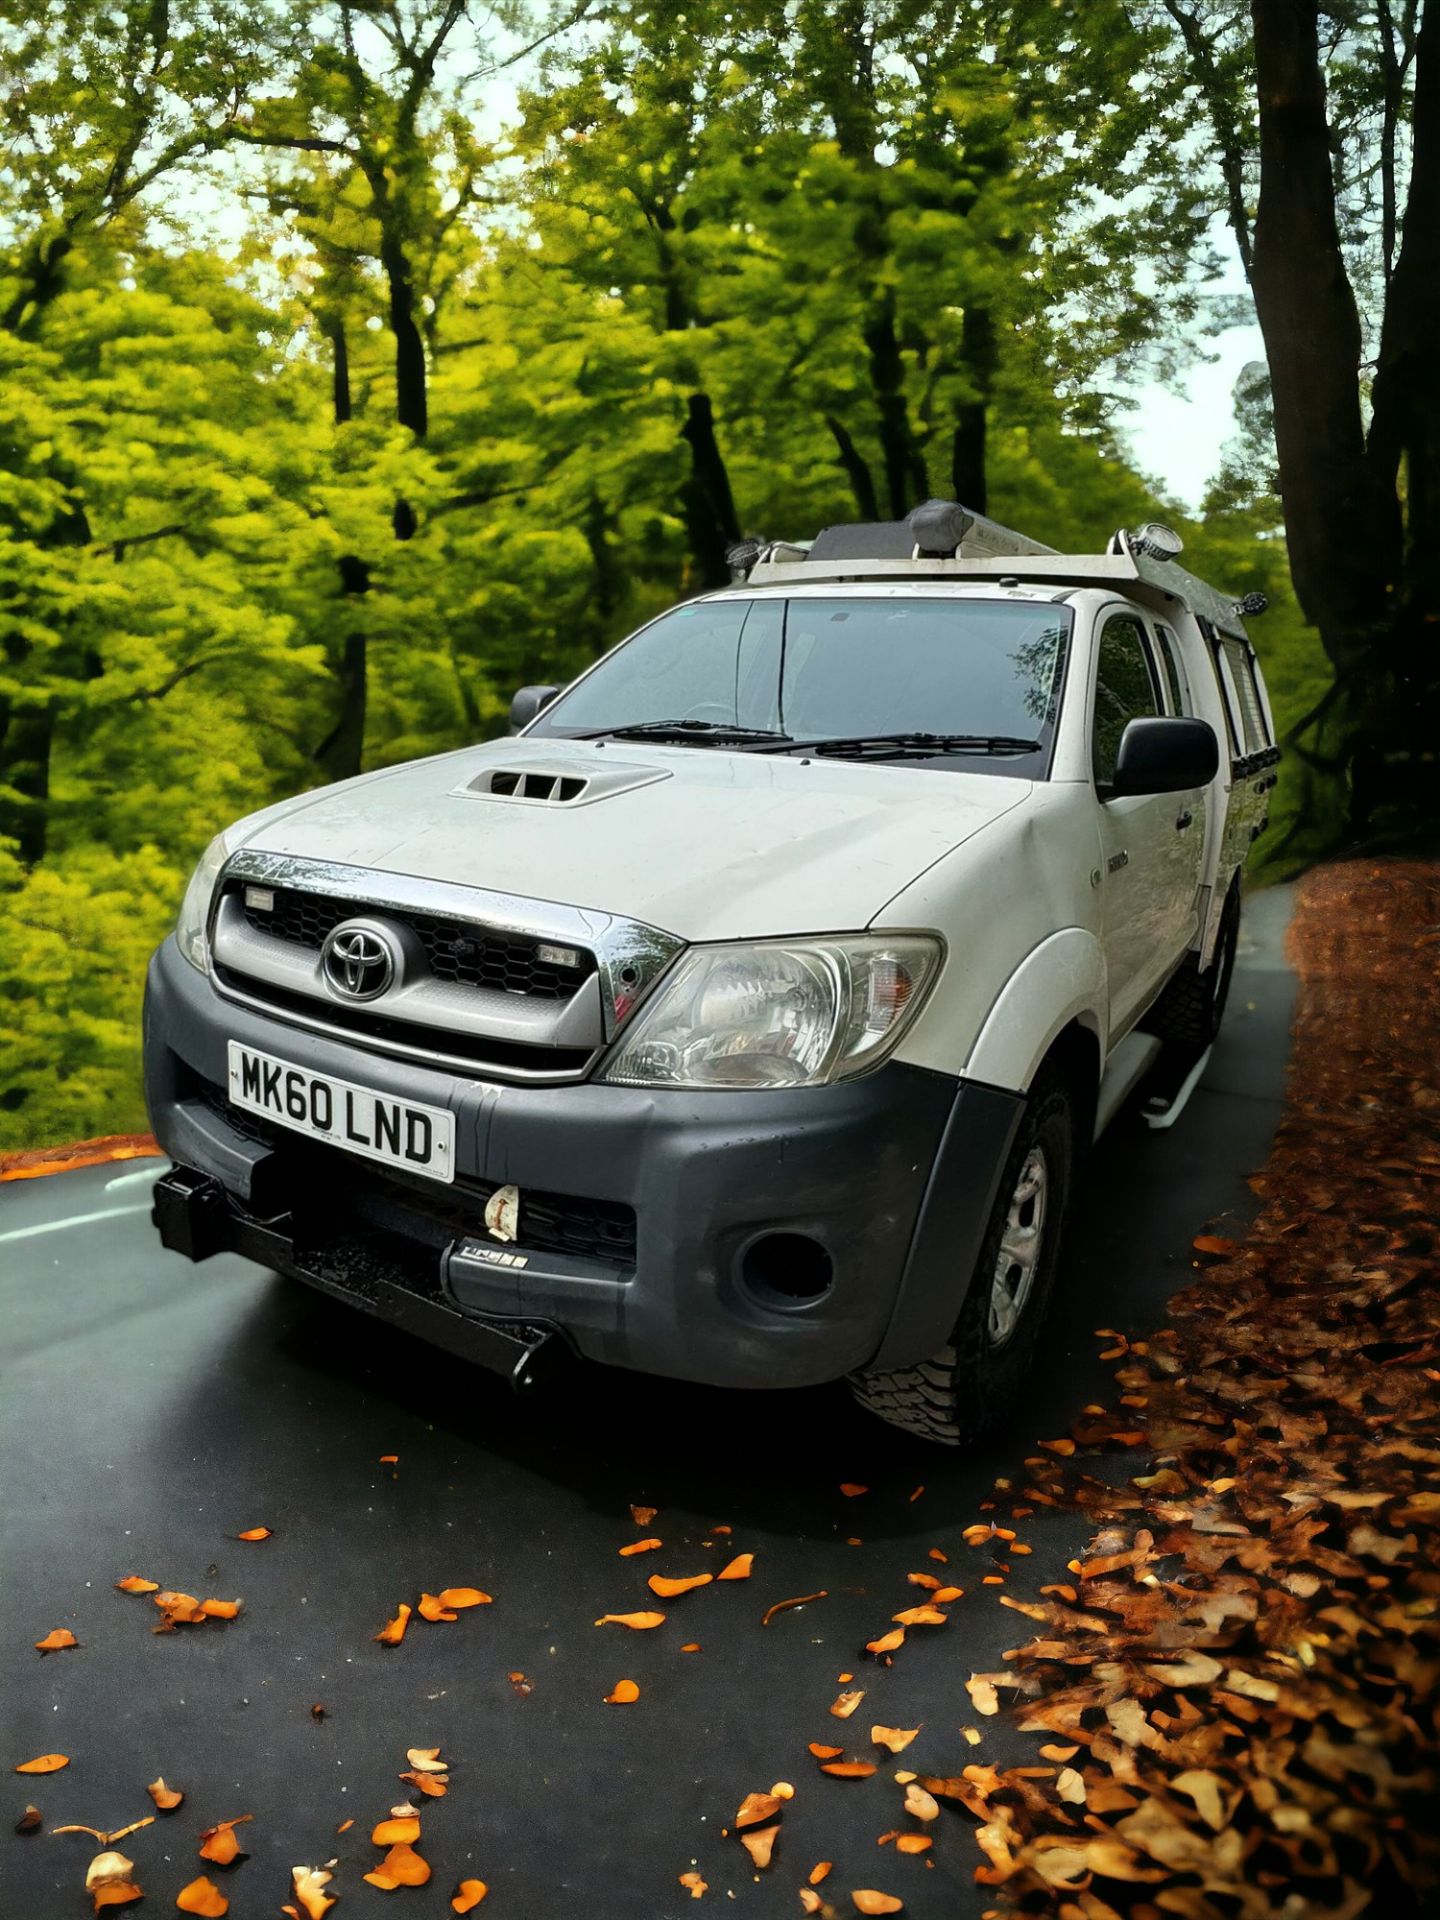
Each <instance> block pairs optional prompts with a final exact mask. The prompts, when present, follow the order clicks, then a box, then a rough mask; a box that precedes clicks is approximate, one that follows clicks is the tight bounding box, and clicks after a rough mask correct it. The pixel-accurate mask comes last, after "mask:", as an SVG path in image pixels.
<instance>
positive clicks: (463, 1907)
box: [450, 1880, 490, 1913]
mask: <svg viewBox="0 0 1440 1920" xmlns="http://www.w3.org/2000/svg"><path fill="white" fill-rule="evenodd" d="M489 1891H490V1889H489V1888H488V1887H487V1886H486V1884H485V1882H484V1881H483V1880H462V1881H461V1882H460V1884H459V1886H458V1887H457V1888H456V1889H455V1894H454V1897H453V1899H452V1900H451V1902H450V1910H451V1912H452V1913H469V1912H470V1911H471V1909H472V1908H474V1907H478V1906H479V1904H480V1902H481V1901H482V1900H483V1899H484V1898H485V1896H486V1894H487V1893H488V1892H489Z"/></svg>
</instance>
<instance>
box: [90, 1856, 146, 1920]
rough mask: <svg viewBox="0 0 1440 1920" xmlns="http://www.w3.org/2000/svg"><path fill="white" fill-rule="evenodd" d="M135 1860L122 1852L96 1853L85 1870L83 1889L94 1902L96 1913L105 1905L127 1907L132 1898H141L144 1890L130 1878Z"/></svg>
mask: <svg viewBox="0 0 1440 1920" xmlns="http://www.w3.org/2000/svg"><path fill="white" fill-rule="evenodd" d="M134 1871H135V1862H134V1861H133V1860H127V1859H126V1858H125V1855H124V1854H123V1853H97V1854H96V1856H95V1858H94V1859H93V1860H92V1861H91V1862H90V1865H89V1867H88V1868H87V1869H86V1872H85V1891H86V1892H87V1893H88V1894H89V1895H90V1898H91V1899H92V1900H93V1901H94V1903H95V1911H96V1913H99V1912H101V1910H102V1909H103V1908H105V1907H128V1906H129V1905H130V1903H131V1901H132V1900H143V1899H144V1897H145V1896H144V1892H143V1891H142V1889H141V1888H140V1887H138V1886H137V1885H136V1884H135V1882H134V1881H133V1880H132V1879H131V1878H130V1876H131V1874H132V1873H133V1872H134Z"/></svg>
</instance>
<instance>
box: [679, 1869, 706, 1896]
mask: <svg viewBox="0 0 1440 1920" xmlns="http://www.w3.org/2000/svg"><path fill="white" fill-rule="evenodd" d="M680 1884H681V1886H682V1887H685V1888H687V1889H688V1891H689V1894H690V1898H691V1899H692V1900H703V1899H704V1897H705V1895H706V1894H707V1893H708V1892H709V1890H710V1883H709V1881H708V1880H702V1879H701V1878H700V1876H699V1874H698V1873H695V1872H693V1871H692V1872H690V1873H682V1874H681V1875H680Z"/></svg>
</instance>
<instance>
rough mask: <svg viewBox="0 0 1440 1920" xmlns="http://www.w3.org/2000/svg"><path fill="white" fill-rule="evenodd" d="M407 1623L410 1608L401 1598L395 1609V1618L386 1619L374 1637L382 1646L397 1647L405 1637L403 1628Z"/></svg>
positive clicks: (408, 1622)
mask: <svg viewBox="0 0 1440 1920" xmlns="http://www.w3.org/2000/svg"><path fill="white" fill-rule="evenodd" d="M409 1624H410V1608H409V1606H408V1604H407V1603H406V1602H405V1601H404V1600H402V1601H401V1602H400V1605H399V1607H398V1608H397V1609H396V1613H395V1618H394V1619H393V1620H387V1621H386V1622H385V1625H384V1626H383V1627H381V1629H380V1631H379V1632H378V1633H377V1634H376V1635H375V1638H376V1639H377V1640H378V1641H379V1642H380V1644H381V1646H382V1647H398V1646H399V1644H400V1642H401V1641H402V1640H403V1639H404V1638H405V1629H406V1627H407V1626H408V1625H409Z"/></svg>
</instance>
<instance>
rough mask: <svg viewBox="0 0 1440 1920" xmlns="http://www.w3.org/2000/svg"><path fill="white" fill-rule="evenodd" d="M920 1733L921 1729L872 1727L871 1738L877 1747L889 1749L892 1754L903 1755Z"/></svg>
mask: <svg viewBox="0 0 1440 1920" xmlns="http://www.w3.org/2000/svg"><path fill="white" fill-rule="evenodd" d="M919 1731H920V1729H919V1727H871V1729H870V1738H871V1739H872V1740H873V1741H874V1742H875V1744H876V1746H877V1747H888V1748H889V1750H890V1752H891V1753H903V1752H904V1751H905V1749H906V1747H908V1746H909V1744H910V1742H911V1741H912V1740H913V1739H914V1738H915V1736H916V1734H917V1733H919Z"/></svg>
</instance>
